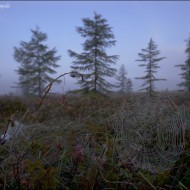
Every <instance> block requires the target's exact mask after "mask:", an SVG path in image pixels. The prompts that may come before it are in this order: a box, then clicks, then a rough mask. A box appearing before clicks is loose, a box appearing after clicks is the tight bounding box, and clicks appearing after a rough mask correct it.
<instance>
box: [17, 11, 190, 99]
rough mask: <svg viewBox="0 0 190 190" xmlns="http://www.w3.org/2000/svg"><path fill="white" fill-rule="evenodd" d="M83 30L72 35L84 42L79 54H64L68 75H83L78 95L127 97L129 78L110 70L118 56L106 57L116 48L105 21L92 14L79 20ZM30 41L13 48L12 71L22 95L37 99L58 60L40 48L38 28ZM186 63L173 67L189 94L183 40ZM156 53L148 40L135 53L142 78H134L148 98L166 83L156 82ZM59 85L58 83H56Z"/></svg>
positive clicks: (189, 42)
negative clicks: (15, 65)
mask: <svg viewBox="0 0 190 190" xmlns="http://www.w3.org/2000/svg"><path fill="white" fill-rule="evenodd" d="M82 22H83V26H81V27H76V31H77V32H78V33H79V34H80V35H81V36H82V37H83V38H84V39H85V41H84V43H83V44H82V47H83V51H82V52H81V53H76V52H75V51H72V50H68V54H69V56H70V57H72V58H73V62H72V65H71V71H74V72H79V73H80V74H82V75H83V77H84V80H82V81H81V80H78V81H77V83H78V84H79V85H80V87H81V88H80V91H82V92H89V91H93V92H98V93H108V92H109V91H110V90H111V89H112V88H114V87H115V88H117V89H118V91H119V92H120V93H124V94H126V93H130V92H132V90H133V84H132V81H131V79H130V78H128V77H127V70H126V68H125V65H124V64H122V65H121V67H120V69H119V70H118V71H117V69H115V68H114V67H113V65H115V64H116V63H117V61H118V60H119V56H118V55H109V54H108V53H107V51H106V50H107V48H110V47H113V46H115V44H116V40H115V37H114V34H113V32H112V27H110V26H109V24H108V22H107V20H106V19H104V18H103V17H102V15H100V14H97V13H94V17H93V18H92V19H90V18H83V19H82ZM31 32H32V37H31V40H30V41H29V42H24V41H21V43H20V47H14V59H15V60H16V61H17V62H19V63H20V66H19V67H18V69H17V70H16V72H17V74H18V75H19V82H18V83H17V87H19V88H21V89H22V92H23V94H24V95H27V96H28V95H30V94H32V95H37V96H39V97H40V96H41V95H42V91H43V89H44V87H45V85H46V84H47V83H49V82H51V81H52V80H53V78H52V77H51V75H52V74H55V73H56V70H55V69H56V68H58V67H60V66H59V65H58V64H57V62H58V61H59V60H60V58H61V56H57V55H56V54H57V50H56V49H55V48H53V49H49V47H48V46H47V45H46V44H44V42H45V41H46V40H47V34H45V33H43V32H41V31H40V29H39V28H38V27H36V29H35V30H31ZM185 52H186V54H187V60H186V62H185V63H184V64H179V65H176V66H177V67H180V69H181V70H182V73H181V74H180V76H181V78H182V80H183V81H182V82H181V83H180V84H178V85H179V86H180V87H181V88H182V90H184V91H188V92H189V91H190V37H189V39H188V40H187V48H186V51H185ZM159 54H160V51H159V50H158V49H157V45H156V43H155V42H154V41H153V40H152V38H151V39H150V41H149V42H148V46H147V48H146V49H142V52H141V53H138V56H139V59H137V60H136V61H139V62H142V63H141V64H139V66H140V67H144V68H145V73H146V74H145V75H144V76H142V77H136V79H140V80H143V81H144V83H143V84H142V88H141V89H140V90H145V91H147V93H148V94H149V95H152V94H153V93H154V91H155V84H154V83H155V82H156V81H160V80H166V79H162V78H157V77H156V76H155V73H157V69H159V68H160V67H159V66H158V62H160V61H162V60H163V59H165V57H159ZM110 77H115V78H116V79H117V81H118V82H117V83H116V84H112V83H111V82H109V80H108V78H110ZM57 82H60V81H57Z"/></svg>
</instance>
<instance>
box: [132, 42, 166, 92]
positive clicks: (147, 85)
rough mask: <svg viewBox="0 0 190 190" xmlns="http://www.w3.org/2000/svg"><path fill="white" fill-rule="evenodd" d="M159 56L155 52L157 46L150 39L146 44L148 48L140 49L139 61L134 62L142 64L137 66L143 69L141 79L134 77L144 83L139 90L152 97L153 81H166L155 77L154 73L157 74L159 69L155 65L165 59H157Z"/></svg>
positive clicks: (157, 52) (158, 52) (156, 51)
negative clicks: (143, 74) (143, 73)
mask: <svg viewBox="0 0 190 190" xmlns="http://www.w3.org/2000/svg"><path fill="white" fill-rule="evenodd" d="M159 54H160V51H159V50H157V45H156V44H155V42H154V41H153V40H152V39H150V41H149V43H148V47H147V48H146V49H142V53H139V54H138V56H139V57H140V59H137V60H136V61H141V62H144V63H142V64H139V66H140V67H145V69H146V70H145V72H146V75H145V76H143V77H136V79H140V80H144V83H143V84H142V87H143V88H142V89H140V90H146V91H147V92H148V93H149V95H152V94H153V92H154V89H155V86H154V82H155V81H161V80H166V79H159V78H156V77H155V73H157V69H158V68H160V67H159V66H158V64H157V63H158V62H159V61H161V60H163V59H165V57H158V55H159Z"/></svg>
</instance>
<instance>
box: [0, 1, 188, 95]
mask: <svg viewBox="0 0 190 190" xmlns="http://www.w3.org/2000/svg"><path fill="white" fill-rule="evenodd" d="M189 10H190V2H188V1H182V2H181V1H168V2H165V1H160V2H159V1H144V2H143V1H139V2H138V1H105V2H103V1H93V2H92V1H70V2H69V1H56V2H53V1H41V2H38V1H29V2H24V1H20V2H19V1H16V2H14V1H3V2H0V41H1V43H0V66H1V67H0V94H4V93H9V92H17V91H18V90H16V89H15V88H11V87H12V86H15V83H17V82H18V75H17V74H16V72H15V70H16V69H17V68H18V66H19V63H17V62H16V61H15V60H14V58H13V47H20V42H21V41H25V42H29V41H30V39H31V35H32V34H31V31H30V29H35V28H36V26H39V28H40V30H41V31H42V32H44V33H46V34H47V35H48V40H47V41H46V44H47V45H48V47H49V48H50V49H52V48H54V47H56V49H57V55H61V60H60V61H59V62H58V64H59V65H60V66H61V67H60V68H58V69H57V74H56V75H53V76H54V77H57V76H58V75H59V74H62V73H65V72H69V71H70V66H71V63H72V61H73V59H72V58H70V57H69V55H68V53H67V50H68V49H71V50H73V51H75V52H77V53H81V52H82V46H81V44H82V43H83V42H84V40H85V39H83V38H82V37H81V36H80V35H79V34H78V33H77V32H76V26H83V23H82V18H87V17H89V18H93V12H97V13H98V14H101V15H102V16H103V18H105V19H107V20H108V24H109V25H110V26H111V27H113V28H112V31H113V33H114V35H115V39H116V40H117V43H116V46H115V47H112V48H110V49H107V52H108V54H110V55H112V54H114V55H119V56H120V57H119V58H120V59H119V61H117V64H116V65H115V68H117V69H119V67H120V66H121V64H124V65H125V67H126V69H127V72H128V75H127V76H128V77H129V78H131V79H132V82H133V87H134V90H139V89H140V88H141V87H140V85H141V84H142V82H143V81H139V80H136V79H134V78H135V77H140V76H144V75H145V73H144V68H143V67H138V64H139V62H136V61H135V60H136V59H138V53H140V52H141V49H142V48H146V47H147V44H148V42H149V40H150V38H152V39H153V40H154V42H155V43H156V44H157V45H158V50H160V53H161V54H160V56H161V57H166V59H164V60H163V61H161V62H160V63H158V64H159V66H160V67H161V69H159V70H158V73H157V74H156V77H158V78H166V79H167V81H164V82H162V81H161V82H156V83H155V86H156V89H159V90H165V89H169V90H174V89H177V88H178V87H177V86H176V85H177V84H178V83H179V82H180V81H181V79H180V76H179V73H180V72H181V71H180V69H179V68H176V67H174V65H176V64H183V63H184V61H185V60H186V55H185V53H184V51H185V49H186V43H185V41H184V40H185V39H188V38H189V33H190V24H189V18H190V11H189ZM111 81H113V82H114V79H111ZM75 82H76V80H74V79H72V78H70V77H69V76H67V77H65V80H63V82H62V84H61V85H58V86H57V87H55V90H58V91H60V92H63V93H64V92H66V91H67V90H72V89H74V88H79V86H77V85H76V84H75ZM115 82H116V81H115Z"/></svg>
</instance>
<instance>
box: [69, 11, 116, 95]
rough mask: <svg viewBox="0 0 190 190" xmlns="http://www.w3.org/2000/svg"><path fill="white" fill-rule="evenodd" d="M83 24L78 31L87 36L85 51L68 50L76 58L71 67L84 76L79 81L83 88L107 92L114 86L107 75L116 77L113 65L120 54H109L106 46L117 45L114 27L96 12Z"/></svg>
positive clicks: (84, 44) (85, 19)
mask: <svg viewBox="0 0 190 190" xmlns="http://www.w3.org/2000/svg"><path fill="white" fill-rule="evenodd" d="M82 21H83V24H84V25H83V26H82V27H77V28H76V30H77V32H78V33H79V34H80V35H81V36H82V37H83V38H85V42H84V43H83V52H82V53H80V54H79V53H76V52H74V51H72V50H68V53H69V55H70V56H71V57H72V58H74V59H75V60H74V61H73V65H72V66H71V69H72V70H73V71H77V72H79V73H81V74H83V76H84V80H83V81H81V80H80V81H78V84H80V85H81V88H82V90H84V89H88V90H90V91H91V90H94V91H95V92H101V93H105V92H108V90H109V89H111V88H112V87H114V85H113V84H111V83H110V82H108V81H107V80H106V78H107V77H114V76H115V75H116V72H117V70H116V69H115V68H112V67H111V65H112V64H115V63H116V61H117V59H118V56H117V55H107V52H106V48H108V47H112V46H114V45H115V43H116V41H115V40H114V34H113V33H112V28H111V27H110V26H109V25H108V23H107V20H106V19H104V18H102V16H101V15H100V14H97V13H94V17H93V19H90V18H84V19H83V20H82Z"/></svg>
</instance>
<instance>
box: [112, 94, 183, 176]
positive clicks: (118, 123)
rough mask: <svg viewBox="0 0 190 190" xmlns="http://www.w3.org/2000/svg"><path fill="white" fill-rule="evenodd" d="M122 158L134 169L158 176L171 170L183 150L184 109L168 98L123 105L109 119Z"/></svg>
mask: <svg viewBox="0 0 190 190" xmlns="http://www.w3.org/2000/svg"><path fill="white" fill-rule="evenodd" d="M112 126H113V128H114V130H115V132H116V134H118V136H119V139H120V144H121V146H122V151H121V152H122V154H123V155H122V157H123V156H124V157H125V158H126V160H125V161H126V162H131V163H132V164H133V165H134V166H135V167H137V168H141V169H145V170H148V171H151V172H152V173H158V172H160V171H163V170H168V169H170V168H171V167H172V166H173V164H174V163H175V161H177V160H178V159H179V157H180V155H181V153H182V152H183V150H184V144H185V143H184V137H185V130H186V122H185V116H184V109H183V107H177V106H176V105H175V104H174V103H173V102H172V101H171V100H170V99H169V98H168V97H164V98H163V97H161V96H156V97H148V96H147V97H145V96H144V97H139V98H136V99H134V101H132V103H130V104H129V103H127V102H125V101H124V102H123V104H122V106H121V108H120V109H119V110H118V111H117V113H116V114H115V115H114V117H113V119H112Z"/></svg>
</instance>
